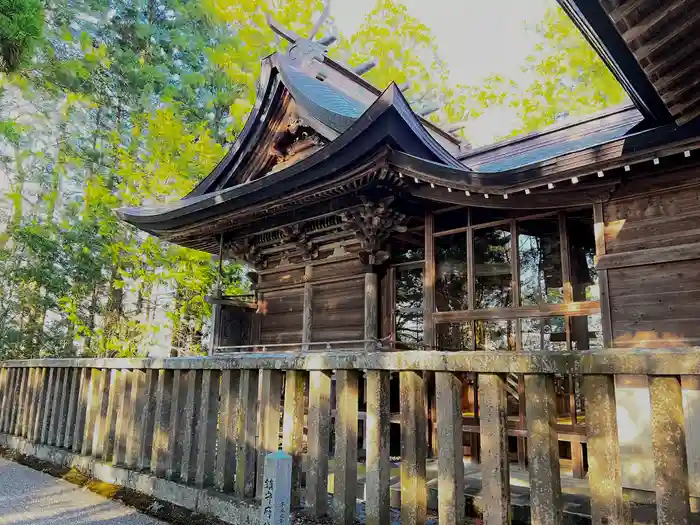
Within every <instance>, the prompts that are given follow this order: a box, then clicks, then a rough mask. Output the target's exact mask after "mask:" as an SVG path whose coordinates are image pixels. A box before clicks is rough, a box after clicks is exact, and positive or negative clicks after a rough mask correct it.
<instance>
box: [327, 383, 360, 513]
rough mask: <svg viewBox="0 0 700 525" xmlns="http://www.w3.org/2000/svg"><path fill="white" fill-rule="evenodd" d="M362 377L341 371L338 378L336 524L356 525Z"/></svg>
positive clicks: (334, 497) (334, 490) (334, 494)
mask: <svg viewBox="0 0 700 525" xmlns="http://www.w3.org/2000/svg"><path fill="white" fill-rule="evenodd" d="M358 382H359V374H358V373H357V372H356V371H355V370H338V371H337V372H336V375H335V385H336V388H335V389H336V401H335V406H336V412H335V469H334V477H333V514H334V523H336V524H344V525H351V524H353V523H354V522H355V506H356V504H357V418H358V415H359V414H358V400H357V394H358Z"/></svg>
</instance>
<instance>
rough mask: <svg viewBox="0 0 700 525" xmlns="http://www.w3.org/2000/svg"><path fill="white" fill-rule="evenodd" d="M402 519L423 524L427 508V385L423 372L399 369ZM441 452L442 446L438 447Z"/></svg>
mask: <svg viewBox="0 0 700 525" xmlns="http://www.w3.org/2000/svg"><path fill="white" fill-rule="evenodd" d="M399 385H400V391H401V523H402V524H403V525H423V524H424V523H425V521H426V517H427V511H428V508H427V507H428V492H427V484H426V464H425V459H426V457H427V452H428V451H427V448H428V444H427V443H426V439H425V428H426V421H425V408H424V406H423V403H424V402H425V394H424V389H425V385H424V382H423V377H422V376H421V374H420V372H415V371H407V372H400V375H399ZM438 454H439V450H438Z"/></svg>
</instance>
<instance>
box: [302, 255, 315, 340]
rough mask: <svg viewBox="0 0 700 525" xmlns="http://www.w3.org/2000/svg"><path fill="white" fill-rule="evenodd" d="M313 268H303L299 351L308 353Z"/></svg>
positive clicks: (312, 308)
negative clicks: (302, 302)
mask: <svg viewBox="0 0 700 525" xmlns="http://www.w3.org/2000/svg"><path fill="white" fill-rule="evenodd" d="M313 268H314V267H313V266H312V265H311V264H307V265H306V267H305V268H304V304H303V308H302V329H301V350H302V352H308V351H309V349H310V346H309V343H310V342H311V341H312V337H313V336H312V334H313V314H314V302H313V297H314V296H313V285H312V284H311V278H312V277H313Z"/></svg>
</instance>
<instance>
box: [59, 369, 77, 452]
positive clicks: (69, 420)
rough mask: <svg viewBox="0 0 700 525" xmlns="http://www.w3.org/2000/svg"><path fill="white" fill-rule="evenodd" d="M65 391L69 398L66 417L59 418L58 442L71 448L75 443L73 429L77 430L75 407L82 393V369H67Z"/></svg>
mask: <svg viewBox="0 0 700 525" xmlns="http://www.w3.org/2000/svg"><path fill="white" fill-rule="evenodd" d="M64 392H65V393H66V395H67V398H66V400H65V402H64V404H63V407H62V409H64V410H65V418H64V417H63V416H59V419H58V443H57V445H58V446H59V447H63V448H70V447H71V446H72V443H73V431H74V430H75V409H76V406H77V404H78V395H79V394H80V369H79V368H69V369H68V370H67V377H66V384H65V385H64Z"/></svg>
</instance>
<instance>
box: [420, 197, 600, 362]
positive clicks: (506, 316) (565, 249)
mask: <svg viewBox="0 0 700 525" xmlns="http://www.w3.org/2000/svg"><path fill="white" fill-rule="evenodd" d="M452 211H456V210H452ZM464 212H465V214H466V222H467V224H466V225H465V226H461V227H457V228H451V229H445V230H441V231H433V233H432V239H431V241H432V242H433V247H432V249H431V250H430V252H431V253H433V254H434V260H433V261H426V262H425V264H426V267H425V269H424V275H430V272H429V270H428V267H427V266H428V264H429V263H430V264H433V265H434V267H433V268H434V269H433V272H432V275H434V280H433V282H432V283H426V284H429V285H430V284H432V290H433V293H434V294H435V296H436V297H434V304H435V308H434V310H433V312H432V313H428V312H426V314H428V315H430V317H431V318H432V319H431V320H430V321H428V322H431V324H432V326H433V331H434V334H435V336H434V337H435V340H434V344H435V345H436V347H437V348H438V349H440V348H441V346H440V341H439V338H440V328H441V327H444V326H445V325H459V324H461V325H463V330H464V333H465V334H469V333H470V334H471V336H469V337H467V342H466V343H465V344H464V345H459V346H460V348H443V349H444V350H477V349H478V350H485V349H486V348H483V345H477V338H476V337H475V336H474V334H475V333H476V330H477V329H478V327H479V325H482V326H483V325H484V323H511V324H512V327H513V329H512V332H513V340H512V342H509V344H508V345H507V347H506V348H503V350H506V351H521V350H523V346H524V345H523V328H524V326H523V325H525V324H526V323H528V322H529V323H532V322H535V321H536V320H538V319H541V320H543V323H544V320H551V319H555V318H556V319H559V320H561V319H563V324H564V332H563V333H561V334H559V333H557V337H558V338H561V340H560V339H557V343H561V344H556V345H554V344H552V345H550V346H552V348H555V347H556V349H557V350H565V351H577V350H583V349H585V348H578V347H580V346H585V343H584V344H583V345H582V344H578V345H577V342H576V341H575V340H573V337H572V336H573V332H574V330H572V324H573V323H581V325H580V326H579V329H578V331H579V332H580V330H581V329H582V328H581V326H582V324H583V321H577V320H576V319H581V318H583V319H585V320H587V323H588V324H587V326H589V325H590V324H591V318H593V319H600V315H601V310H600V300H599V299H600V282H599V278H597V279H596V282H595V283H594V284H595V287H596V289H597V297H598V298H597V299H596V298H595V294H593V296H594V297H593V298H592V299H590V300H589V299H584V300H581V299H580V298H579V300H575V299H574V294H573V289H572V288H573V285H572V273H571V260H572V250H571V245H570V239H569V225H568V223H567V220H568V219H571V217H572V216H573V215H575V214H576V213H582V212H583V213H585V214H586V215H588V212H590V219H591V223H590V230H591V232H590V233H591V236H594V219H593V206H592V205H591V206H585V207H579V208H571V209H566V210H555V211H546V212H541V213H533V214H524V215H522V216H518V217H513V218H504V219H500V218H499V219H497V220H493V221H488V222H482V223H478V224H472V211H471V208H464ZM539 219H545V220H546V219H550V220H551V219H556V221H557V223H558V230H559V247H560V255H559V264H560V266H561V279H562V288H563V289H562V297H561V300H560V302H555V303H551V304H550V303H545V304H530V305H524V304H523V302H522V298H521V280H520V265H521V261H520V256H519V240H518V238H519V228H518V227H519V225H520V224H522V223H523V222H526V221H535V220H539ZM498 227H501V228H504V227H505V228H507V229H508V231H509V232H510V247H509V249H510V252H509V256H510V261H509V262H510V276H511V279H510V282H511V284H510V287H511V293H512V300H511V304H510V305H509V306H506V307H496V308H476V303H475V298H476V275H475V262H474V261H475V256H474V237H475V233H478V232H480V231H483V230H485V229H488V228H498ZM458 234H464V236H465V245H466V252H467V254H466V261H465V263H466V270H467V276H466V285H467V290H468V293H467V301H466V303H467V304H466V306H467V307H466V308H462V309H454V310H450V309H446V310H442V311H439V310H438V304H437V286H438V281H439V275H438V272H437V271H435V270H436V269H437V266H438V250H437V248H436V244H435V243H436V242H438V240H439V239H440V238H444V237H446V236H450V235H452V236H454V235H458ZM426 241H427V239H426ZM427 248H428V247H426V253H428V252H429V250H428V249H427ZM589 267H590V268H595V267H594V265H589ZM558 322H559V321H558ZM424 323H426V320H424ZM597 326H598V330H597V331H594V332H590V331H587V332H586V338H588V336H589V335H593V336H594V337H593V339H594V341H595V347H596V348H597V347H598V345H599V343H600V342H602V330H601V329H600V321H598V324H597ZM589 343H590V341H589ZM461 346H464V347H461ZM478 346H481V347H479V348H478ZM589 348H593V346H592V345H591V346H589ZM536 351H537V350H536Z"/></svg>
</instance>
